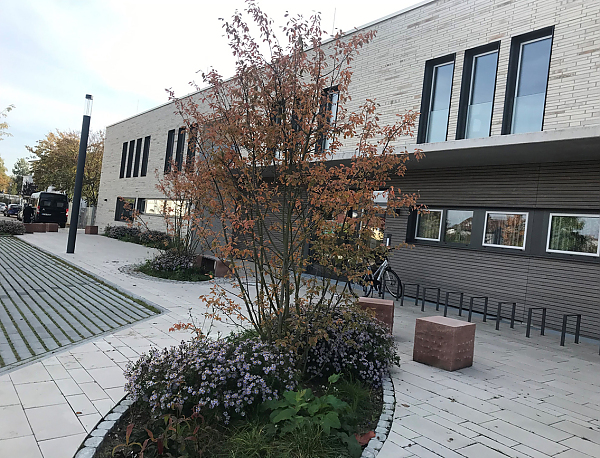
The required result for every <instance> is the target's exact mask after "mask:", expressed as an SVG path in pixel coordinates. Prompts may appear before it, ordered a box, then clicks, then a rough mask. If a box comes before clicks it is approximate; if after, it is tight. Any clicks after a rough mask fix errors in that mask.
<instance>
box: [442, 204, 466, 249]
mask: <svg viewBox="0 0 600 458" xmlns="http://www.w3.org/2000/svg"><path fill="white" fill-rule="evenodd" d="M472 227H473V212H472V211H465V210H447V211H446V227H445V228H444V241H445V242H447V243H460V244H463V245H468V244H469V243H471V230H472Z"/></svg>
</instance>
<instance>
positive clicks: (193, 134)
mask: <svg viewBox="0 0 600 458" xmlns="http://www.w3.org/2000/svg"><path fill="white" fill-rule="evenodd" d="M197 143H198V124H192V126H191V127H190V138H189V139H188V145H187V154H186V156H187V157H186V158H185V166H186V168H187V169H188V170H190V169H191V168H192V167H193V165H194V157H195V156H196V148H197Z"/></svg>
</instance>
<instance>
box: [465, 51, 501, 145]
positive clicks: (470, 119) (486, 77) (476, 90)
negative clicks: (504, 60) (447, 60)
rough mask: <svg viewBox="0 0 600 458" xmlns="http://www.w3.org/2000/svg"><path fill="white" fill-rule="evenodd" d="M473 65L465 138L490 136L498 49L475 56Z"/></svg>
mask: <svg viewBox="0 0 600 458" xmlns="http://www.w3.org/2000/svg"><path fill="white" fill-rule="evenodd" d="M471 66H472V67H471V81H470V86H469V99H468V100H469V102H468V106H467V113H466V115H467V116H466V126H465V138H481V137H489V136H490V127H491V125H492V108H493V104H494V92H495V90H496V70H497V67H498V51H497V50H496V51H491V52H487V53H482V54H479V55H476V56H473V58H472V61H471Z"/></svg>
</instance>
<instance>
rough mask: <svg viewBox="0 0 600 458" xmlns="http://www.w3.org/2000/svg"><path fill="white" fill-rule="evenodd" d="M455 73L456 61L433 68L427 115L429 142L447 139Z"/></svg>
mask: <svg viewBox="0 0 600 458" xmlns="http://www.w3.org/2000/svg"><path fill="white" fill-rule="evenodd" d="M453 75H454V62H449V63H447V64H440V65H436V66H435V67H434V68H433V81H432V83H431V102H430V105H429V115H428V116H427V118H428V119H427V136H426V141H427V142H428V143H433V142H443V141H446V136H447V134H448V116H449V115H450V97H451V94H452V76H453Z"/></svg>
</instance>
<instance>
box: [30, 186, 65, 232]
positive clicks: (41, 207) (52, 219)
mask: <svg viewBox="0 0 600 458" xmlns="http://www.w3.org/2000/svg"><path fill="white" fill-rule="evenodd" d="M29 201H30V202H31V206H32V207H33V208H34V210H35V213H34V214H33V221H34V222H36V223H58V225H59V226H60V227H65V226H66V224H67V213H68V211H69V199H67V196H65V195H64V194H60V193H58V192H35V193H33V194H32V195H31V198H30V199H29Z"/></svg>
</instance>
